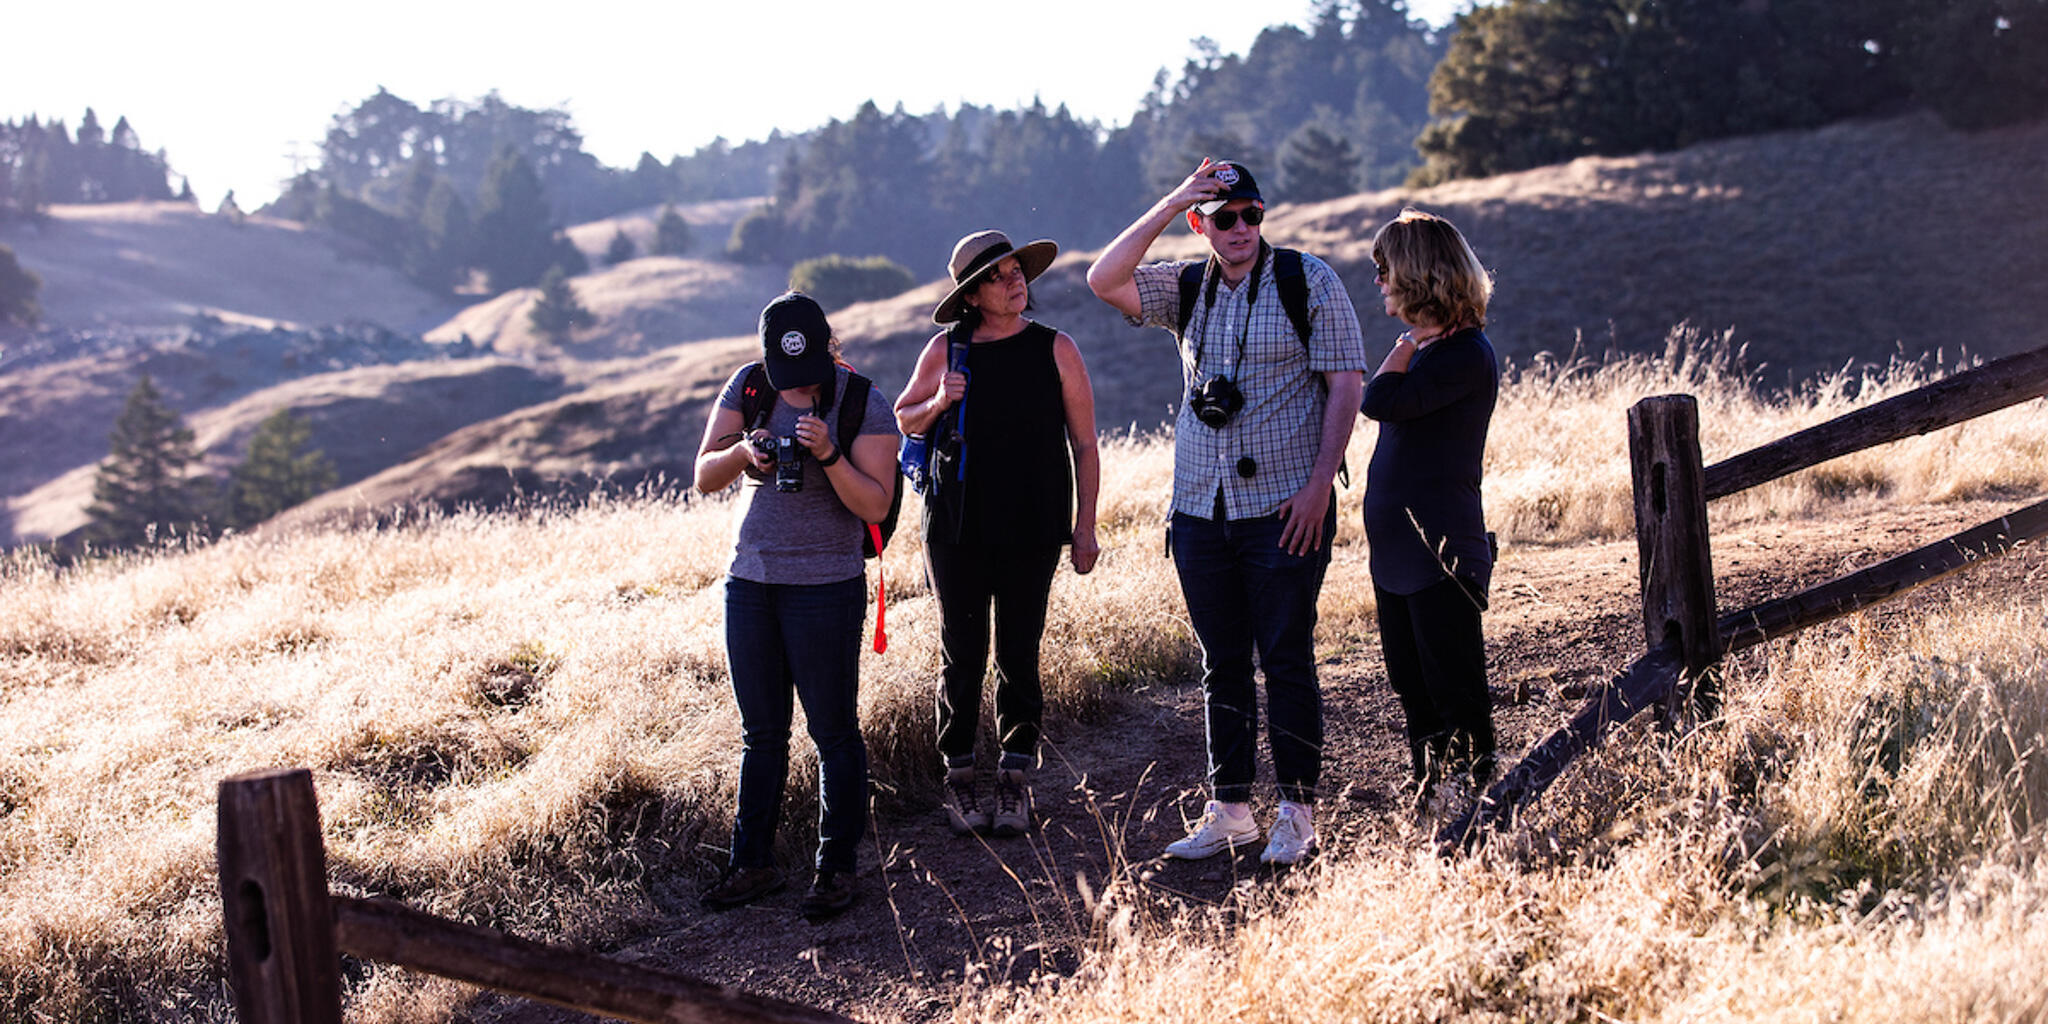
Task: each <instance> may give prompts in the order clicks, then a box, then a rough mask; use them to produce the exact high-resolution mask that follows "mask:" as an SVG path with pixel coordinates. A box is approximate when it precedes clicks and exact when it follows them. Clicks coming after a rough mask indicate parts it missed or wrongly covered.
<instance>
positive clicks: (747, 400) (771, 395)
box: [740, 363, 775, 430]
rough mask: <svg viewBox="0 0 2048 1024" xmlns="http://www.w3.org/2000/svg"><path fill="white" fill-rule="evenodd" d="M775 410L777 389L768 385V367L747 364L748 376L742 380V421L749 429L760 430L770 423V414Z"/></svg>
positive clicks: (758, 364)
mask: <svg viewBox="0 0 2048 1024" xmlns="http://www.w3.org/2000/svg"><path fill="white" fill-rule="evenodd" d="M773 411H775V389H774V388H772V387H770V386H769V385H768V368H767V367H766V366H763V365H762V364H760V363H749V364H748V365H747V376H746V379H745V380H742V381H741V382H740V421H741V422H742V423H744V424H746V429H748V430H758V429H760V428H762V427H765V426H767V425H768V414H769V413H771V412H773Z"/></svg>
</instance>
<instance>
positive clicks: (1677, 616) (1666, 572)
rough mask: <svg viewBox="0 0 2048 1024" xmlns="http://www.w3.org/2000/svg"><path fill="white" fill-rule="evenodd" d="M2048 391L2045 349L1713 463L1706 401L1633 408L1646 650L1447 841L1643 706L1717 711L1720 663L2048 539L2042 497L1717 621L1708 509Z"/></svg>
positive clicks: (1514, 802)
mask: <svg viewBox="0 0 2048 1024" xmlns="http://www.w3.org/2000/svg"><path fill="white" fill-rule="evenodd" d="M2044 395H2048V347H2043V348H2039V349H2036V350H2034V351H2032V352H2028V353H2025V354H2023V355H2017V356H2011V357H2009V358H2006V359H2000V360H1998V361H1996V362H1992V363H1987V364H1985V365H1984V366H1981V367H1978V368H1976V369H1973V370H1967V371H1964V372H1962V373H1958V374H1955V375H1954V376H1951V377H1948V378H1946V379H1944V380H1940V381H1936V382H1935V383H1932V384H1929V385H1927V386H1925V387H1922V388H1918V389H1916V390H1914V391H1911V392H1908V393H1906V394H1903V395H1898V396H1895V397H1893V398H1888V399H1886V400H1884V401H1882V402H1878V403H1876V404H1874V405H1871V406H1868V407H1865V408H1863V409H1858V410H1856V411H1855V412H1851V413H1847V414H1845V415H1843V416H1839V417H1837V418H1835V419H1833V420H1830V421H1828V422H1826V423H1823V424H1821V425H1819V426H1816V427H1810V428H1808V429H1806V430H1802V431H1800V432H1798V433H1796V434H1792V435H1789V436H1787V437H1783V438H1780V439H1778V440H1776V441H1772V442H1771V443H1769V444H1766V445H1763V446H1761V447H1758V448H1755V449H1752V450H1750V451H1747V452H1744V453H1742V454H1740V455H1737V456H1734V457H1733V458H1730V459H1726V460H1724V461H1721V462H1717V463H1715V464H1713V465H1711V466H1702V465H1701V457H1700V442H1699V405H1698V403H1697V402H1695V401H1694V399H1693V398H1692V396H1691V395H1663V396H1659V397H1655V398H1646V399H1643V400H1642V401H1641V402H1638V403H1636V405H1635V407H1634V408H1632V409H1630V410H1629V414H1628V435H1629V463H1630V468H1631V471H1632V473H1633V476H1634V486H1635V508H1636V551H1637V555H1638V569H1639V572H1640V575H1641V579H1642V605H1643V638H1644V644H1645V646H1646V647H1647V648H1648V652H1647V653H1645V654H1644V655H1643V656H1642V657H1640V658H1637V659H1636V660H1635V661H1634V662H1633V663H1631V664H1630V665H1629V666H1628V667H1627V668H1626V669H1624V670H1623V671H1622V672H1621V673H1620V674H1619V675H1617V676H1616V677H1615V678H1614V679H1612V680H1610V681H1609V682H1608V683H1607V684H1606V685H1605V686H1603V687H1601V688H1600V690H1599V691H1598V692H1596V693H1594V694H1593V695H1592V696H1591V698H1590V699H1588V700H1587V702H1586V704H1585V706H1584V707H1583V708H1581V709H1580V710H1579V712H1578V713H1577V714H1575V715H1574V716H1572V718H1571V720H1570V721H1569V722H1567V723H1566V724H1565V725H1564V726H1563V727H1562V728H1559V729H1558V730H1557V731H1555V732H1553V733H1551V734H1550V735H1549V736H1548V737H1546V738H1545V739H1544V740H1543V742H1541V743H1539V744H1537V745H1536V747H1535V749H1533V750H1531V751H1530V752H1529V754H1528V755H1527V756H1526V757H1524V758H1523V759H1522V760H1521V762H1520V763H1518V764H1516V765H1515V766H1514V767H1513V768H1512V769H1509V770H1508V772H1507V773H1506V774H1505V775H1503V776H1502V777H1501V779H1500V780H1499V781H1498V782H1496V783H1495V784H1494V785H1493V786H1492V788H1490V789H1488V790H1487V791H1486V793H1485V794H1484V795H1483V796H1482V797H1481V798H1480V799H1479V800H1478V802H1477V803H1476V804H1475V805H1474V806H1473V807H1472V809H1471V810H1470V811H1469V812H1467V813H1466V814H1464V815H1462V816H1461V817H1459V818H1458V819H1456V820H1454V821H1452V822H1450V823H1449V824H1448V825H1446V826H1445V827H1444V828H1443V830H1442V831H1440V832H1439V833H1438V835H1437V840H1438V842H1439V844H1440V845H1441V846H1443V847H1444V848H1446V849H1459V848H1469V847H1471V846H1473V845H1474V844H1476V843H1479V842H1482V841H1484V839H1485V837H1486V836H1487V834H1488V833H1490V832H1493V831H1497V830H1499V829H1502V828H1504V827H1507V826H1509V825H1510V824H1511V823H1512V822H1513V820H1514V816H1515V814H1516V812H1517V811H1518V810H1520V809H1521V808H1522V807H1523V806H1524V805H1526V804H1527V803H1528V802H1529V801H1531V800H1533V799H1535V798H1536V797H1537V796H1538V795H1540V794H1541V793H1542V792H1543V790H1544V789H1546V788H1548V787H1549V785H1550V784H1551V782H1553V781H1554V780H1556V778H1557V777H1558V775H1559V773H1561V772H1563V771H1564V769H1565V767H1566V766H1567V765H1569V764H1570V763H1571V761H1572V759H1573V758H1576V757H1577V756H1578V755H1580V754H1582V753H1584V752H1585V751H1587V750H1589V749H1591V748H1592V747H1593V746H1594V745H1596V744H1597V743H1599V741H1600V739H1601V738H1602V737H1603V736H1605V735H1606V733H1607V732H1608V730H1610V729H1612V728H1613V727H1614V726H1616V725H1619V724H1620V723H1622V722H1624V721H1627V720H1628V719H1629V718H1631V717H1633V716H1634V715H1635V714H1636V713H1637V712H1639V711H1642V710H1643V709H1644V708H1648V707H1658V708H1662V709H1665V710H1667V711H1668V712H1677V711H1679V710H1680V709H1681V707H1682V706H1683V705H1685V704H1686V703H1687V702H1688V701H1699V702H1700V703H1701V704H1703V705H1706V706H1708V707H1709V708H1710V707H1711V705H1712V703H1713V702H1714V701H1715V700H1716V698H1717V693H1716V687H1715V682H1716V670H1717V668H1718V666H1719V664H1720V662H1721V659H1722V658H1723V657H1724V656H1726V655H1728V654H1731V653H1734V652H1735V651H1739V650H1742V649H1743V648H1746V647H1752V646H1755V645H1756V644H1760V643H1763V642H1764V641H1766V640H1770V639H1773V638H1776V637H1781V636H1786V635H1788V634H1791V633H1796V632H1798V631H1800V630H1802V629H1806V628H1808V627H1810V626H1815V625H1819V624H1820V623H1823V622H1826V621H1828V620H1830V619H1834V618H1839V617H1841V616H1843V615H1848V614H1850V613H1852V612H1856V611H1859V610H1861V609H1864V608H1868V607H1870V606H1871V605H1874V604H1877V603H1878V602H1880V601H1885V600H1889V599H1891V598H1893V597H1896V596H1898V595H1899V594H1902V593H1904V592H1906V591H1907V590H1910V589H1912V588H1914V587H1917V586H1919V585H1921V584H1923V583H1927V582H1930V581H1932V580H1935V579H1937V578H1940V577H1942V576H1946V575H1948V574H1949V573H1952V572H1955V571H1957V570H1959V569H1963V568H1966V567H1968V566H1970V565H1972V564H1974V563H1976V562H1978V561H1981V560H1983V559H1986V558H1991V557H1994V556H1997V555H2001V554H2004V553H2006V552H2007V551H2010V550H2012V549H2013V548H2014V547H2016V546H2018V545H2020V544H2022V543H2024V542H2026V541H2029V540H2033V539H2035V538H2038V537H2041V536H2043V535H2048V501H2043V502H2038V503H2036V504H2033V505H2029V506H2027V507H2026V508H2022V509H2018V510H2016V511H2014V512H2011V513H2009V514H2007V515H2005V516H2002V517H2000V518H1998V519H1995V520H1992V521H1991V522H1988V523H1984V524H1982V525H1979V526H1976V527H1974V528H1972V529H1969V530H1965V531H1963V532H1961V533H1958V534H1956V535H1955V536H1953V537H1949V538H1946V539H1944V540H1941V541H1937V542H1935V543H1933V544H1929V545H1927V546H1926V547H1922V548H1919V549H1917V550H1914V551H1909V552H1907V553H1905V554H1903V555H1899V556H1897V557H1895V558H1892V559H1889V560H1887V561H1885V562H1881V563H1879V564H1877V565H1874V566H1871V567H1869V568H1867V569H1863V570H1861V571H1858V572H1854V573H1850V574H1849V575H1847V576H1843V577H1841V578H1839V579H1836V580H1832V581H1830V582H1828V583H1823V584H1821V585H1819V586H1816V587H1813V588H1811V589H1808V590H1804V591H1801V592H1799V593H1797V594H1793V595H1791V596H1789V597H1783V598H1778V599H1776V600H1772V601H1766V602H1764V603H1762V604H1759V605H1756V606H1754V607H1751V608H1745V609H1743V610H1741V611H1739V612H1733V613H1731V614H1728V615H1720V614H1717V612H1716V609H1715V605H1714V564H1713V550H1712V546H1711V543H1710V538H1709V534H1708V529H1707V502H1709V501H1711V500H1713V499H1715V498H1722V497H1726V496H1728V495H1731V494H1735V493H1738V492H1740V491H1743V490H1747V489H1748V488H1751V487H1755V486H1757V485H1758V484H1762V483H1765V482H1768V481H1771V480H1775V479H1777V478H1779V477H1782V476H1786V475H1788V474H1791V473H1795V472H1797V471H1799V470H1802V469H1806V468H1809V467H1812V466H1817V465H1819V464H1821V463H1823V462H1826V461H1828V460H1829V459H1833V458H1838V457H1840V456H1843V455H1848V454H1850V453H1852V452H1858V451H1862V450H1864V449H1866V448H1873V447H1876V446H1878V445H1881V444H1886V443H1889V442H1892V441H1897V440H1900V439H1902V438H1906V437H1912V436H1915V435H1918V434H1925V433H1928V432H1929V431H1933V430H1938V429H1941V428H1943V427H1948V426H1953V425H1955V424H1957V423H1961V422H1964V421H1965V420H1970V419H1974V418H1976V417H1978V416H1983V415H1985V414H1987V413H1992V412H1996V411H1998V410H2000V409H2003V408H2006V407H2007V406H2012V405H2017V404H2019V403H2021V402H2025V401H2028V400H2031V399H2035V398H2040V397H2043V396H2044Z"/></svg>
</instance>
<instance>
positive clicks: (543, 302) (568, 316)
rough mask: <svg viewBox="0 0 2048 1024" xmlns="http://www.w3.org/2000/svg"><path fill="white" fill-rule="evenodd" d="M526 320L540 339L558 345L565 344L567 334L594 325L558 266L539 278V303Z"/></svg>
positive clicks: (590, 316)
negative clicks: (537, 332)
mask: <svg viewBox="0 0 2048 1024" xmlns="http://www.w3.org/2000/svg"><path fill="white" fill-rule="evenodd" d="M526 320H527V322H528V323H530V324H532V325H533V329H534V330H536V331H539V332H540V333H541V336H542V337H544V338H546V339H548V340H549V341H551V342H553V343H555V344H557V345H560V344H563V343H565V342H567V341H568V340H569V333H570V332H571V331H573V330H575V329H576V328H578V327H588V326H590V325H591V324H593V323H596V322H597V318H596V317H594V316H592V315H591V313H590V310H589V309H588V308H586V307H585V306H584V305H583V301H582V300H581V299H578V298H577V297H576V288H575V286H574V285H571V284H570V283H569V275H568V274H567V273H565V272H563V270H562V268H561V267H560V266H554V267H549V268H548V272H547V274H546V275H545V276H543V277H542V278H541V280H540V301H538V302H535V303H534V304H533V309H532V310H531V311H530V312H528V313H527V314H526Z"/></svg>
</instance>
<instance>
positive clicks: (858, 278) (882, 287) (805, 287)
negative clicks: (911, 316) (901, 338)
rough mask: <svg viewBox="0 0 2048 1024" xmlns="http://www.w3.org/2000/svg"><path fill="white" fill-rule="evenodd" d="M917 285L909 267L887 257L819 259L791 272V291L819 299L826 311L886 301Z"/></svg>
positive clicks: (826, 257)
mask: <svg viewBox="0 0 2048 1024" xmlns="http://www.w3.org/2000/svg"><path fill="white" fill-rule="evenodd" d="M916 284H917V278H916V277H914V276H912V274H911V273H910V271H909V270H908V269H907V268H905V267H904V266H903V265H902V264H900V263H897V262H895V261H894V260H891V259H889V258H888V257H887V256H868V257H864V258H861V259H853V258H852V257H848V256H840V255H837V254H834V255H831V256H819V257H817V258H815V259H808V260H805V261H803V262H802V263H799V264H797V265H796V266H794V267H792V268H790V271H789V286H790V288H792V289H794V290H796V291H800V292H804V293H805V294H808V295H809V296H811V297H812V298H814V299H817V300H818V304H819V305H821V306H824V307H825V308H826V309H838V308H840V307H841V306H849V305H852V304H853V303H856V302H865V301H867V300H869V299H885V298H888V297H889V296H891V295H895V294H897V293H899V292H903V291H906V290H908V289H909V288H911V287H912V286H914V285H916Z"/></svg>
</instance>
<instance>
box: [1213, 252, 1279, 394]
mask: <svg viewBox="0 0 2048 1024" xmlns="http://www.w3.org/2000/svg"><path fill="white" fill-rule="evenodd" d="M1272 251H1273V250H1272V247H1271V246H1269V245H1267V244H1266V243H1265V242H1263V241H1262V242H1260V243H1259V258H1258V259H1257V260H1255V261H1253V262H1252V272H1251V277H1250V278H1249V279H1248V280H1247V281H1246V282H1245V288H1246V291H1245V293H1244V327H1243V328H1241V329H1239V330H1238V332H1237V362H1236V363H1234V364H1232V365H1233V366H1235V367H1236V368H1237V373H1238V374H1239V375H1240V376H1241V375H1242V374H1243V372H1244V354H1245V346H1246V345H1247V344H1248V343H1249V342H1250V341H1251V334H1252V304H1253V303H1256V302H1258V301H1259V278H1260V277H1261V276H1262V275H1263V274H1264V273H1265V270H1266V255H1267V254H1268V253H1270V252H1272ZM1202 276H1203V277H1204V278H1206V279H1207V282H1206V286H1205V287H1204V288H1203V297H1202V329H1201V330H1200V331H1199V332H1196V334H1195V374H1196V376H1200V375H1201V373H1202V353H1203V351H1204V350H1205V349H1207V348H1208V345H1209V320H1210V316H1211V314H1213V313H1214V312H1215V311H1216V286H1217V285H1218V284H1219V283H1221V282H1222V280H1223V266H1222V262H1221V261H1219V260H1218V259H1217V258H1216V257H1215V256H1213V255H1212V256H1210V257H1209V262H1208V265H1207V266H1205V267H1203V268H1202ZM1211 376H1214V375H1213V374H1212V375H1211Z"/></svg>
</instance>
